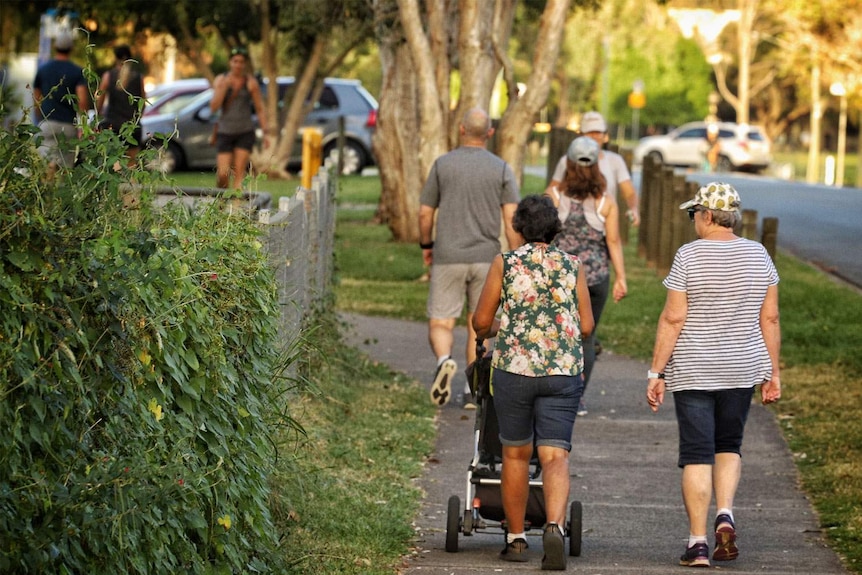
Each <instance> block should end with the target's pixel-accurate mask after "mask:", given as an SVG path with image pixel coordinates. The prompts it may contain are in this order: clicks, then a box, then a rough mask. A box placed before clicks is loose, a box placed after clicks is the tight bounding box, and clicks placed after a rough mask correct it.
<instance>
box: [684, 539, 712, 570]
mask: <svg viewBox="0 0 862 575" xmlns="http://www.w3.org/2000/svg"><path fill="white" fill-rule="evenodd" d="M679 564H680V565H682V566H683V567H709V545H707V544H706V543H695V544H694V545H692V546H691V547H689V548H688V549H686V550H685V553H683V554H682V557H680V558H679Z"/></svg>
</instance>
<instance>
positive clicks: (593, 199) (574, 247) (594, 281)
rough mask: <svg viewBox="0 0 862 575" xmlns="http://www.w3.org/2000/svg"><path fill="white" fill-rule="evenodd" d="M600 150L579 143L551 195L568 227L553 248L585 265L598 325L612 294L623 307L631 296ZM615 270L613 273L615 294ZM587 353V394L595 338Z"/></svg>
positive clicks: (582, 410) (587, 342)
mask: <svg viewBox="0 0 862 575" xmlns="http://www.w3.org/2000/svg"><path fill="white" fill-rule="evenodd" d="M600 151H601V149H600V147H599V144H598V143H596V141H595V140H594V139H593V138H590V137H588V136H580V137H578V138H575V139H574V140H573V141H572V143H571V144H570V145H569V149H568V151H567V152H566V156H565V160H566V172H565V175H564V176H563V183H562V185H561V186H559V187H554V188H550V189H549V191H548V193H547V194H546V195H548V196H550V197H551V198H552V199H553V200H554V204H555V205H557V206H558V210H559V218H560V221H561V222H562V223H563V225H562V230H561V231H560V233H559V234H558V235H557V237H556V238H555V239H554V245H555V246H557V247H559V248H560V249H562V250H563V251H565V252H567V253H570V254H574V255H576V256H578V258H579V259H580V260H581V262H582V263H583V265H584V269H585V270H586V274H587V286H588V289H589V292H590V307H591V309H592V312H593V320H594V321H595V325H596V326H598V324H599V319H601V316H602V310H603V309H604V307H605V303H606V302H607V300H608V295H609V293H612V294H613V298H614V301H615V302H619V301H620V300H621V299H622V298H624V297H625V296H626V294H627V293H628V286H627V284H626V267H625V263H624V261H623V243H622V239H621V238H620V227H619V208H618V207H617V202H616V200H615V199H614V198H613V196H611V195H610V194H609V193H608V192H607V180H606V179H605V176H604V174H603V173H602V171H601V170H600V169H599V164H598V162H599V154H600ZM561 191H562V193H560V192H561ZM609 263H610V265H608V264H609ZM610 267H613V269H614V283H613V288H612V289H611V283H610V277H611V274H610ZM593 333H595V328H594V329H593ZM583 348H584V394H586V389H587V386H588V385H589V383H590V376H591V375H592V372H593V366H594V365H595V362H596V349H595V348H596V345H595V336H594V335H593V334H590V335H589V337H586V338H584V341H583ZM586 414H587V404H586V400H585V398H584V395H581V399H580V405H579V406H578V415H586Z"/></svg>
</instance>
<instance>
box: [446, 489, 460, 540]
mask: <svg viewBox="0 0 862 575" xmlns="http://www.w3.org/2000/svg"><path fill="white" fill-rule="evenodd" d="M460 531H461V499H459V498H458V496H457V495H453V496H452V497H450V498H449V509H448V510H447V513H446V551H447V552H449V553H457V552H458V533H460Z"/></svg>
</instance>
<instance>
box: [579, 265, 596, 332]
mask: <svg viewBox="0 0 862 575" xmlns="http://www.w3.org/2000/svg"><path fill="white" fill-rule="evenodd" d="M575 289H576V290H577V293H578V316H579V317H580V318H581V337H587V336H588V335H590V334H591V333H593V330H594V329H595V327H596V319H595V318H594V317H593V306H592V304H591V303H590V288H589V286H588V285H587V270H585V269H584V266H581V267H580V269H579V270H578V283H577V284H575Z"/></svg>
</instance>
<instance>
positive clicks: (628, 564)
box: [344, 315, 849, 575]
mask: <svg viewBox="0 0 862 575" xmlns="http://www.w3.org/2000/svg"><path fill="white" fill-rule="evenodd" d="M344 319H345V320H346V321H347V323H348V324H349V325H351V326H352V328H350V329H348V333H347V334H346V340H347V341H348V343H350V344H351V345H353V346H355V347H357V348H358V349H360V350H361V351H363V352H364V353H366V354H367V355H368V356H369V357H371V358H373V359H375V360H377V361H380V362H382V363H384V364H386V365H388V366H389V367H391V368H392V369H393V370H395V371H400V372H403V373H406V374H407V375H409V376H412V377H414V378H415V379H416V380H418V381H420V382H421V383H422V384H424V385H425V386H426V387H429V388H430V384H431V377H432V375H433V372H434V368H435V361H434V358H433V357H432V356H431V351H430V349H429V346H428V341H427V329H426V325H425V324H424V323H417V322H405V321H400V320H392V319H383V318H371V317H365V316H357V315H345V316H344ZM465 346H466V330H465V329H463V328H462V329H459V330H457V332H456V347H455V359H456V361H458V378H457V379H456V382H455V390H456V391H460V389H461V387H462V386H463V383H464V381H465V380H466V377H465V376H464V372H463V369H464V367H465V366H464V356H463V353H464V351H463V350H464V349H465ZM647 367H648V366H647V365H646V363H644V362H641V361H635V360H632V359H628V358H625V357H622V356H619V355H614V354H611V353H609V352H607V351H605V353H603V354H602V355H601V356H600V357H599V360H598V362H597V364H596V367H595V370H594V372H593V381H592V382H591V383H590V387H589V389H588V390H587V396H586V401H587V406H588V409H589V413H588V415H586V416H583V417H579V418H578V420H577V422H576V423H575V428H574V435H573V445H574V447H573V449H572V456H571V478H572V484H571V495H570V499H571V500H578V501H580V502H581V503H582V504H583V537H582V541H583V543H582V552H581V555H580V556H579V557H569V560H568V569H567V571H568V572H570V573H585V574H592V575H612V574H615V573H623V574H630V573H631V574H634V573H637V574H640V573H643V574H664V573H680V572H683V571H685V570H686V568H685V567H680V566H679V565H678V559H679V556H680V554H681V553H682V552H683V550H684V547H685V545H686V542H687V539H688V528H687V520H686V515H685V511H684V509H683V505H682V498H681V495H680V488H679V482H680V470H679V469H678V468H677V466H676V454H677V430H676V422H675V418H674V413H673V400H672V398H667V400H666V401H665V405H664V406H662V408H661V409H660V411H659V413H658V414H654V413H652V412H651V411H650V410H649V408H648V406H647V404H646V399H645V396H644V394H645V388H646V371H647ZM474 414H475V412H474V411H468V410H464V409H463V408H462V407H461V404H460V402H452V403H450V404H449V405H447V406H445V407H443V408H441V409H440V410H439V411H438V435H437V442H436V450H435V452H434V454H433V456H432V457H431V458H430V459H429V462H428V464H427V470H426V473H425V476H424V477H423V478H422V480H421V485H422V487H423V489H424V490H425V498H424V501H423V503H422V507H421V509H420V511H419V514H418V516H417V518H416V529H417V537H416V548H417V552H416V554H415V556H414V557H413V558H411V559H409V560H408V561H407V563H406V566H405V568H404V569H403V570H402V571H401V573H404V574H413V575H420V574H433V575H437V574H440V575H442V574H445V575H460V574H470V575H476V574H479V575H481V574H492V573H494V574H496V573H522V572H534V571H539V570H540V565H541V558H542V541H541V537H540V536H539V534H540V533H541V531H540V530H533V531H532V532H531V533H533V534H535V536H530V537H528V542H529V544H530V552H531V560H530V562H528V563H521V564H515V563H506V562H503V561H501V560H500V559H499V558H498V554H499V552H500V550H501V549H502V548H503V536H502V534H500V533H483V534H475V535H473V536H471V537H466V536H464V535H463V534H460V535H459V541H458V545H459V550H458V552H457V553H447V552H446V551H445V549H444V546H445V538H446V515H447V502H448V499H449V497H450V496H451V495H458V496H459V497H460V499H461V501H462V503H463V501H464V499H465V496H466V478H467V466H468V464H469V462H470V459H471V457H472V451H473V438H472V431H473V423H474ZM734 514H735V516H736V523H737V534H738V537H739V540H738V542H739V548H740V556H739V559H737V560H736V561H730V562H721V563H718V562H713V568H714V569H715V568H719V569H721V570H723V571H727V572H732V573H739V574H748V573H751V574H753V573H804V574H807V575H826V574H845V575H846V574H848V573H849V571H847V570H846V569H845V568H844V567H843V566H842V564H841V562H840V560H839V558H838V556H837V555H836V554H835V553H834V552H832V551H831V550H830V549H829V548H828V547H826V545H825V543H824V540H823V538H822V536H821V532H820V529H819V528H818V521H817V517H816V515H815V513H814V511H813V509H812V507H811V505H810V503H809V501H808V500H807V498H806V497H805V495H804V494H803V493H802V492H801V491H800V490H799V489H798V485H797V473H796V469H795V467H794V464H793V459H792V454H791V453H790V451H789V449H788V447H787V445H786V444H785V442H784V440H783V438H782V436H781V432H780V429H779V427H778V424H777V423H776V421H775V419H774V417H773V416H772V414H771V412H769V411H768V410H767V409H765V408H764V407H763V406H761V405H760V404H759V403H757V404H756V405H754V406H753V407H752V410H751V415H750V418H749V423H748V427H747V428H746V439H745V444H744V446H743V472H742V481H741V483H740V486H739V490H738V492H737V499H736V504H735V509H734ZM713 515H714V513H712V512H711V517H712V516H713ZM710 524H711V520H710ZM712 543H713V542H712V535H711V534H710V548H712Z"/></svg>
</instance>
